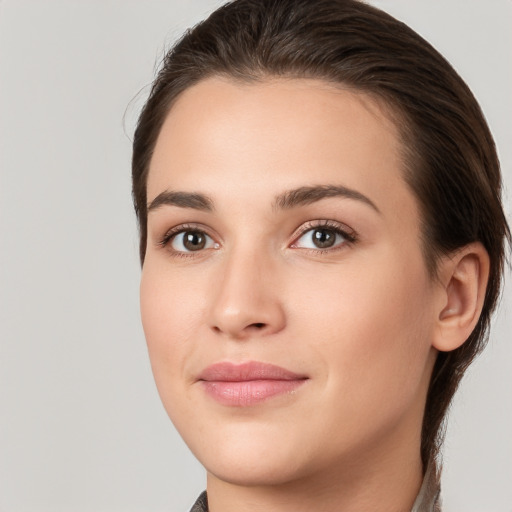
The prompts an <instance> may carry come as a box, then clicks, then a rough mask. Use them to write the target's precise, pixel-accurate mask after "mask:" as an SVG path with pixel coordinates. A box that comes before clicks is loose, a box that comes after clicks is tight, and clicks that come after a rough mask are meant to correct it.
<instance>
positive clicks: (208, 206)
mask: <svg viewBox="0 0 512 512" xmlns="http://www.w3.org/2000/svg"><path fill="white" fill-rule="evenodd" d="M329 197H344V198H347V199H355V200H356V201H361V202H363V203H365V204H367V205H368V206H370V207H371V208H373V209H374V210H375V211H376V212H377V213H379V214H380V213H381V211H380V210H379V208H378V207H377V205H376V204H375V203H374V202H373V201H372V200H371V199H370V198H368V197H366V196H365V195H364V194H361V192H358V191H357V190H353V189H351V188H348V187H344V186H342V185H316V186H309V187H299V188H296V189H293V190H287V191H286V192H283V193H282V194H279V195H278V196H277V197H276V198H275V200H274V202H273V209H279V210H288V209H291V208H296V207H298V206H304V205H308V204H312V203H316V202H317V201H321V200H322V199H326V198H329ZM164 205H169V206H178V207H180V208H192V209H194V210H201V211H206V212H211V211H213V210H214V206H213V201H212V200H211V199H210V198H209V197H208V196H206V195H204V194H200V193H198V192H177V191H171V190H165V191H164V192H161V193H160V194H158V195H157V196H156V197H155V199H153V200H152V201H151V202H150V203H149V204H148V212H150V211H152V210H156V209H157V208H160V207H161V206H164Z"/></svg>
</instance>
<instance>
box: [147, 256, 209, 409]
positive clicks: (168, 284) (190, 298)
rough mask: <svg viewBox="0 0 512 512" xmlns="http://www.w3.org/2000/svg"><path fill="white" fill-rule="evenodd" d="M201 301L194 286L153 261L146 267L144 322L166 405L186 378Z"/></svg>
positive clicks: (152, 362)
mask: <svg viewBox="0 0 512 512" xmlns="http://www.w3.org/2000/svg"><path fill="white" fill-rule="evenodd" d="M200 300H201V294H200V293H199V291H198V290H197V288H196V287H195V286H190V285H189V286H187V283H184V282H180V280H179V279H176V278H174V277H173V276H170V275H169V273H168V272H165V270H164V269H159V268H157V267H156V266H152V265H151V263H149V264H148V265H147V266H145V267H144V269H143V272H142V279H141V286H140V306H141V317H142V325H143V328H144V334H145V337H146V343H147V346H148V351H149V357H150V361H151V367H152V370H153V375H154V378H155V382H156V385H157V388H158V391H159V392H160V395H161V396H162V399H163V401H164V405H166V407H167V401H168V398H166V397H168V396H171V394H172V390H173V389H175V388H176V386H178V385H180V383H181V382H183V381H184V379H185V371H186V364H185V362H186V361H187V359H188V357H189V352H190V351H191V350H192V348H193V347H194V344H192V343H190V342H189V341H190V340H192V339H194V336H195V337H197V328H198V325H197V324H198V311H200V310H201V307H202V306H201V303H200ZM192 305H193V307H192Z"/></svg>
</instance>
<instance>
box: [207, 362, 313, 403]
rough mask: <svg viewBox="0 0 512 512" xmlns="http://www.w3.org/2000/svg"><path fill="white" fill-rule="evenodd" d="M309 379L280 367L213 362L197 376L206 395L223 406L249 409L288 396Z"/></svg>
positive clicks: (252, 363) (262, 364)
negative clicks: (279, 396) (274, 398)
mask: <svg viewBox="0 0 512 512" xmlns="http://www.w3.org/2000/svg"><path fill="white" fill-rule="evenodd" d="M307 380H308V377H307V376H305V375H300V374H297V373H294V372H291V371H289V370H286V369H284V368H281V367H279V366H275V365H272V364H268V363H261V362H257V361H248V362H245V363H241V364H235V363H231V362H221V363H216V364H213V365H211V366H208V367H207V368H205V369H204V370H203V371H202V372H201V374H200V375H199V378H198V381H199V382H201V383H202V385H203V388H204V390H205V391H206V393H207V394H208V395H209V396H210V397H212V398H213V399H214V400H216V401H217V402H219V403H220V404H222V405H229V406H235V407H248V406H251V405H256V404H258V403H260V402H263V401H265V400H268V399H270V398H272V397H275V396H277V395H282V394H285V393H291V392H293V391H295V390H296V389H297V388H298V387H299V386H301V385H302V384H304V383H305V382H306V381H307Z"/></svg>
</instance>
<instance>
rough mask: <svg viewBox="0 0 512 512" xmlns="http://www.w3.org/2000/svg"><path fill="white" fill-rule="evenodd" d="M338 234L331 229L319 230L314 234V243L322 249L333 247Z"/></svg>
mask: <svg viewBox="0 0 512 512" xmlns="http://www.w3.org/2000/svg"><path fill="white" fill-rule="evenodd" d="M335 240H336V234H335V233H334V232H333V231H332V230H331V229H317V230H315V231H314V232H313V243H314V244H315V245H316V246H317V247H318V248H320V249H325V248H326V247H332V246H333V245H334V242H335Z"/></svg>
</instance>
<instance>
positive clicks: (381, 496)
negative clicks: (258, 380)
mask: <svg viewBox="0 0 512 512" xmlns="http://www.w3.org/2000/svg"><path fill="white" fill-rule="evenodd" d="M402 174H403V169H402V161H401V157H400V142H399V137H398V134H397V130H396V128H395V126H394V124H393V123H392V122H391V121H390V120H389V118H388V116H387V115H386V112H385V110H384V109H383V108H382V107H381V106H380V105H379V104H377V103H376V102H375V101H374V100H372V99H370V98H369V97H367V96H365V95H364V94H359V93H355V92H351V91H348V90H342V89H340V88H334V87H332V86H330V85H328V84H325V83H323V82H321V81H315V80H305V79H294V80H284V79H280V80H277V79H275V80H268V81H264V82H259V83H256V84H255V83H252V84H241V83H235V82H233V81H229V80H228V79H221V78H210V79H207V80H204V81H203V82H200V83H199V84H197V85H195V86H193V87H191V88H189V89H188V90H186V91H185V92H184V93H182V95H181V96H180V97H179V98H178V100H177V102H176V103H175V104H174V105H173V107H172V109H171V111H170V113H169V115H168V117H167V119H166V121H165V123H164V126H163V128H162V130H161V133H160V135H159V138H158V141H157V144H156V147H155V151H154V155H153V158H152V161H151V165H150V172H149V177H148V183H147V189H148V200H149V204H151V202H152V201H154V200H155V198H157V197H160V198H162V194H163V195H165V194H166V193H167V192H173V193H174V192H186V193H194V194H201V195H202V196H204V197H205V198H207V199H208V201H209V207H210V209H206V208H204V205H202V207H201V208H197V206H198V205H197V204H195V205H194V204H191V203H190V201H189V202H188V203H186V204H181V205H179V204H160V205H159V206H155V203H154V206H155V207H154V208H152V209H150V211H149V215H148V245H147V254H146V259H145V262H144V266H143V271H142V281H141V311H142V320H143V326H144V331H145V334H146V338H147V344H148V349H149V355H150V359H151V364H152V369H153V373H154V376H155V380H156V384H157V387H158V390H159V393H160V396H161V399H162V402H163V404H164V406H165V408H166V410H167V412H168V414H169V416H170V418H171V420H172V421H173V423H174V424H175V426H176V428H177V429H178V431H179V432H180V434H181V435H182V437H183V438H184V440H185V442H186V443H187V444H188V446H189V447H190V449H191V450H192V451H193V453H194V454H195V455H196V456H197V458H198V459H199V460H200V461H201V463H202V464H203V465H204V466H205V468H206V470H207V475H208V479H207V484H208V485H207V489H208V498H209V506H210V510H211V512H220V511H222V512H230V511H235V510H237V511H252V510H254V511H256V510H258V511H260V510H266V511H270V512H272V511H281V512H284V511H292V510H293V511H295V512H297V511H299V512H300V511H306V510H307V511H310V510H322V511H331V510H332V511H334V510H344V511H347V512H351V511H361V510H376V511H389V512H391V511H393V512H398V511H402V510H403V511H407V510H410V508H411V507H412V504H413V502H414V499H415V496H416V495H417V492H418V490H419V487H420V485H421V480H422V467H421V461H420V432H421V422H422V418H423V410H424V405H425V397H426V392H427V388H428V382H429V379H430V375H431V372H432V367H433V364H434V361H435V356H436V353H437V348H439V347H441V348H442V349H452V348H454V346H455V345H456V344H457V343H458V344H460V343H461V342H462V341H463V340H462V341H460V340H461V339H462V337H463V336H464V335H465V334H464V333H463V332H462V327H464V328H465V329H466V330H468V329H470V328H471V324H472V322H473V325H474V321H475V318H476V319H477V318H478V308H479V305H480V304H481V298H480V297H481V295H482V289H485V283H484V285H483V288H482V284H481V283H482V282H483V281H485V272H486V268H485V261H484V260H485V258H484V255H483V253H482V252H481V251H480V252H478V251H479V249H478V247H477V248H475V247H473V248H471V250H468V251H465V252H461V253H460V254H459V255H458V256H457V258H450V259H447V263H446V264H445V265H444V266H443V265H441V267H440V279H431V277H430V276H429V275H428V272H427V269H426V266H425V262H424V259H423V255H422V250H421V241H420V216H419V211H418V205H417V202H416V199H415V198H414V196H413V194H412V192H411V191H410V189H409V187H408V186H407V184H406V183H405V181H404V180H403V178H402ZM331 185H332V186H337V187H345V188H347V189H350V190H351V191H354V192H355V194H352V196H348V197H347V196H346V195H335V196H333V197H324V198H321V199H319V200H316V201H312V202H310V203H308V204H299V205H295V206H293V207H285V208H282V207H280V206H279V205H278V204H276V197H277V196H279V195H283V194H285V193H286V192H287V191H289V190H293V189H299V188H301V187H310V186H331ZM358 194H360V195H362V196H364V198H366V199H368V201H366V200H365V199H362V198H361V197H357V196H358ZM174 202H175V203H176V201H174ZM369 202H371V203H372V204H369ZM163 203H166V201H163ZM167 203H170V202H169V201H167ZM178 203H179V201H178ZM191 206H194V207H191ZM325 221H329V228H328V229H329V230H330V231H329V232H330V234H331V235H333V236H335V231H333V230H335V229H336V228H338V227H339V228H340V229H342V230H343V231H345V232H348V234H349V236H347V237H345V238H344V237H343V236H341V235H338V236H336V242H335V244H334V245H333V246H332V247H330V248H327V249H323V250H321V249H318V248H317V247H316V246H315V245H314V243H313V242H312V239H311V234H312V231H311V230H312V229H313V228H314V227H317V225H318V223H320V224H322V222H323V223H325ZM180 226H181V227H180ZM172 228H176V229H175V234H174V238H173V237H170V239H169V240H168V241H167V243H162V240H163V239H164V238H165V236H166V234H168V233H169V230H171V229H172ZM180 229H181V230H182V231H183V230H184V231H188V232H190V231H191V230H200V231H202V232H204V233H206V235H207V236H208V238H206V239H205V240H207V243H206V245H205V247H204V248H203V249H201V250H196V251H190V250H187V248H186V247H185V246H184V245H183V244H182V243H181V242H182V238H181V236H182V235H180V234H176V232H179V231H180ZM324 229H325V228H324ZM322 233H324V234H325V231H323V232H322ZM167 238H169V236H168V237H167ZM352 238H353V240H352ZM475 254H476V256H475ZM482 262H483V263H482ZM456 271H458V272H459V275H460V276H462V278H461V279H454V277H453V276H454V275H455V274H456ZM468 276H469V277H468ZM482 276H483V277H482ZM466 278H467V279H466ZM466 282H467V283H470V285H471V286H472V288H471V286H470V287H469V288H468V286H465V284H464V283H466ZM475 283H476V284H475ZM470 288H471V289H470ZM471 308H472V312H470V311H469V309H471ZM461 313H464V314H466V317H467V321H465V323H464V322H461V316H460V315H461ZM466 317H464V318H466ZM446 326H448V327H449V328H447V327H446ZM461 326H462V327H461ZM450 329H451V330H450ZM469 332H471V331H470V330H469ZM464 339H465V338H464ZM436 344H437V345H436ZM443 344H444V345H443ZM224 361H230V362H235V363H241V362H246V361H262V362H266V363H271V364H274V365H278V366H281V367H283V368H286V369H288V370H290V371H292V372H295V373H298V374H300V375H304V376H306V377H307V380H306V381H305V382H304V384H303V385H301V386H300V387H298V388H297V389H296V390H295V391H294V392H293V393H284V394H281V395H278V396H275V397H273V398H270V399H268V400H265V401H263V402H261V403H258V404H255V405H251V406H249V407H231V406H226V405H225V404H221V403H219V402H217V401H216V400H214V399H212V397H211V396H209V395H208V394H207V393H205V389H204V386H202V383H201V382H198V375H199V374H200V373H201V371H202V370H203V369H204V368H206V367H207V366H209V365H211V364H213V363H218V362H224ZM320 503H321V505H320ZM319 507H321V508H319Z"/></svg>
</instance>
